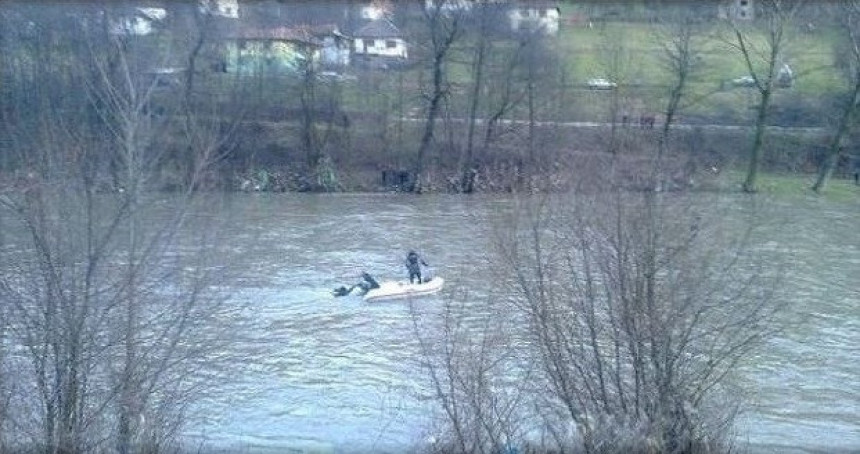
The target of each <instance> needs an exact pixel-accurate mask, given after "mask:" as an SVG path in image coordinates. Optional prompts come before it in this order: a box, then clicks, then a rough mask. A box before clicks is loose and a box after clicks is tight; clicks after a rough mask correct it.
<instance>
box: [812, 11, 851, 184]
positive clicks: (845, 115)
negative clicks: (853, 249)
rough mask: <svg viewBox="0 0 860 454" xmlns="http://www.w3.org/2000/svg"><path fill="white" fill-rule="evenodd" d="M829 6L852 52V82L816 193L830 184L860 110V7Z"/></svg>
mask: <svg viewBox="0 0 860 454" xmlns="http://www.w3.org/2000/svg"><path fill="white" fill-rule="evenodd" d="M829 7H831V8H834V9H836V11H837V12H838V13H837V14H836V16H837V17H838V21H839V31H840V35H841V36H842V38H843V39H842V44H844V45H845V47H847V48H848V49H850V52H848V53H850V55H851V58H850V59H849V60H848V62H847V63H845V66H846V67H847V68H846V73H847V79H848V82H849V84H848V85H849V89H848V94H847V95H846V96H845V98H844V104H843V105H842V109H841V112H840V115H839V119H838V121H837V124H836V126H835V130H834V131H833V137H832V138H831V142H830V145H829V146H828V150H827V155H826V156H825V157H824V160H823V161H822V163H821V165H820V167H819V169H818V177H817V178H816V180H815V183H814V184H813V185H812V190H813V191H815V192H823V191H824V188H825V187H826V185H827V181H828V180H829V179H830V176H831V175H832V174H833V170H834V169H835V168H836V163H837V161H838V159H839V155H840V153H841V152H842V149H843V141H844V139H845V137H846V135H847V134H848V133H849V131H850V130H851V125H852V119H853V118H854V114H855V112H856V111H857V104H858V101H860V37H858V35H857V26H858V20H860V4H858V2H856V1H841V2H838V3H836V4H834V5H829Z"/></svg>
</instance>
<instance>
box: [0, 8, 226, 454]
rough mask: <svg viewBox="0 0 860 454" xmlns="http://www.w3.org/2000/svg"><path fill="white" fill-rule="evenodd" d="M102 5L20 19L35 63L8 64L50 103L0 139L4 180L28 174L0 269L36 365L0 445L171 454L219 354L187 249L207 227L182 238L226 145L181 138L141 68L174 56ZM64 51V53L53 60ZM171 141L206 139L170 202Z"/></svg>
mask: <svg viewBox="0 0 860 454" xmlns="http://www.w3.org/2000/svg"><path fill="white" fill-rule="evenodd" d="M98 6H99V5H97V6H94V7H92V8H90V7H86V6H81V7H80V8H79V9H73V10H65V9H64V8H61V10H60V11H57V13H58V14H56V15H52V13H53V12H55V11H53V10H50V9H46V10H39V11H37V12H36V13H35V14H34V15H32V16H31V15H27V14H29V13H30V11H26V10H23V12H22V14H25V17H26V19H27V21H26V22H28V23H31V24H33V27H34V28H37V29H39V30H40V33H33V34H29V31H24V33H21V34H17V35H16V39H18V41H17V42H16V43H15V44H16V45H20V46H21V48H20V49H19V51H20V52H23V53H24V54H25V55H28V56H30V57H41V58H35V59H30V58H25V59H21V60H17V61H12V60H7V62H13V63H15V67H16V68H17V69H18V70H20V73H19V74H18V76H19V77H16V78H13V79H12V80H13V81H14V83H16V84H18V85H17V86H16V91H18V90H20V93H26V92H27V90H28V89H34V90H37V91H38V92H39V94H40V95H42V97H41V100H42V102H41V103H40V104H36V105H33V106H31V108H30V109H29V111H28V112H27V116H25V117H17V118H14V119H13V118H11V117H8V116H6V117H5V118H6V119H10V120H14V124H16V125H18V126H19V127H13V128H8V129H7V130H6V131H4V132H6V133H7V134H8V135H7V137H8V138H9V141H8V147H7V148H5V149H4V151H5V152H8V153H10V154H12V155H13V156H14V159H13V160H10V161H12V162H14V167H13V168H6V169H4V170H7V171H9V172H10V173H11V174H16V175H20V177H19V178H15V179H13V180H11V181H4V182H3V187H2V192H0V212H2V217H3V219H4V220H5V221H6V222H7V225H8V226H9V230H10V233H11V234H12V235H10V238H13V239H14V240H13V243H12V244H13V245H14V248H13V249H11V251H4V254H3V256H2V261H0V276H2V277H0V298H2V299H3V300H4V301H5V302H8V306H7V307H8V310H9V315H10V319H11V320H12V322H11V326H12V328H13V329H12V330H11V331H10V332H9V338H8V339H9V342H11V343H13V344H14V345H18V346H20V347H21V348H23V349H25V351H26V355H25V356H24V359H19V360H18V363H17V368H16V370H17V373H16V375H15V376H14V377H11V378H13V379H14V380H15V390H16V392H15V394H14V400H15V403H14V405H13V406H10V407H9V408H10V420H11V421H12V423H11V425H9V426H6V427H4V428H3V429H7V430H11V431H12V432H8V431H4V434H3V435H7V434H9V433H14V434H16V435H15V437H14V440H13V443H14V446H15V447H16V449H23V448H27V447H28V446H27V445H31V446H34V447H38V448H39V449H40V450H41V451H42V452H46V453H83V452H97V451H104V450H116V451H117V452H123V453H130V452H143V451H146V452H163V451H165V450H168V449H170V448H171V445H172V443H175V442H176V438H175V437H176V429H177V427H180V426H179V425H180V424H181V422H182V417H183V413H184V411H185V409H186V405H187V404H188V402H189V399H190V398H191V396H192V395H191V392H192V391H193V390H194V389H195V387H196V386H198V383H197V381H196V380H193V379H192V375H193V374H194V372H195V371H196V370H197V369H198V367H199V364H198V363H197V362H196V361H197V360H198V359H200V358H202V357H204V354H205V352H207V351H208V350H207V348H210V347H212V346H215V345H217V344H218V341H217V338H216V337H214V336H213V334H215V333H213V332H210V330H211V329H213V326H216V325H214V324H213V323H212V322H213V317H214V316H215V314H217V313H218V311H219V310H220V309H221V307H222V306H221V305H220V304H219V298H218V297H217V295H215V294H213V293H212V292H211V290H210V288H209V283H210V282H211V281H209V280H208V279H207V277H208V273H207V272H206V271H205V270H206V269H207V265H208V264H207V261H208V258H207V256H206V255H205V254H203V253H200V254H194V253H181V252H180V250H182V249H185V248H187V249H185V250H186V251H187V250H199V251H206V250H207V247H211V243H210V241H212V239H213V238H212V236H210V235H209V234H208V233H209V232H195V234H194V235H192V236H186V235H185V234H184V233H183V227H184V226H185V224H186V222H187V215H188V213H189V210H190V209H191V207H192V206H193V205H192V202H193V200H194V199H195V197H196V196H197V194H198V193H197V191H196V189H197V188H198V187H199V184H200V183H201V181H202V178H201V177H202V175H205V174H206V173H207V172H209V171H211V170H212V165H213V164H214V162H216V161H217V158H218V156H219V154H220V153H221V152H222V151H223V149H222V148H220V145H219V144H221V143H223V141H222V138H221V137H220V136H218V135H217V134H216V135H215V136H209V138H208V139H207V140H205V141H204V140H202V139H201V138H202V136H203V132H204V130H203V129H201V128H198V127H196V126H195V127H193V128H186V130H187V131H192V130H193V131H194V132H195V134H188V135H185V136H183V135H182V133H181V131H182V130H181V128H177V129H171V122H170V121H169V119H168V118H166V117H165V116H163V115H159V114H158V113H157V111H158V109H157V108H156V107H157V105H156V103H155V102H154V99H155V93H156V92H157V90H158V89H159V88H158V87H159V81H158V80H157V79H153V78H152V76H151V72H150V71H147V69H148V66H147V65H149V64H160V63H163V62H164V61H165V60H164V59H151V58H149V57H151V56H152V55H151V54H149V53H148V52H147V51H144V50H143V49H140V48H137V47H136V46H138V45H145V41H135V40H134V38H133V37H131V36H128V35H125V34H123V33H121V32H118V30H117V28H116V24H117V23H122V22H121V21H122V18H123V14H124V10H123V9H122V8H119V9H114V8H101V7H98ZM102 6H103V5H102ZM64 20H65V21H66V22H65V23H63V22H61V21H64ZM57 42H63V43H64V44H65V45H64V46H62V47H60V49H59V50H56V51H53V50H52V49H57V46H56V43H57ZM149 49H151V48H149ZM18 55H22V54H21V53H19V54H18ZM164 58H167V56H165V57H164ZM34 62H37V63H38V64H44V65H46V66H47V67H52V68H51V69H52V70H50V71H44V72H41V71H37V70H36V69H38V68H33V67H32V66H31V65H33V64H34ZM60 69H62V71H60ZM25 75H29V77H27V76H25ZM62 93H72V94H77V96H61V95H60V94H62ZM178 99H179V100H181V99H184V97H182V96H179V97H178ZM172 110H173V111H175V112H180V111H183V110H184V109H183V108H181V107H175V108H174V109H172ZM7 113H8V111H6V110H5V109H4V116H5V115H7ZM207 113H208V112H207ZM197 124H198V125H199V124H202V123H197ZM206 131H208V132H209V133H213V134H215V131H217V129H214V128H208V129H206ZM165 133H176V134H177V136H180V137H185V138H187V139H189V140H191V138H192V137H195V138H197V139H201V140H199V141H198V142H195V143H194V144H191V145H189V146H188V148H189V149H192V150H196V151H198V152H199V153H198V154H197V156H196V158H195V160H194V163H193V165H192V166H191V168H192V169H194V170H193V171H192V174H193V175H191V178H189V179H188V180H187V181H186V183H187V184H186V185H184V186H180V187H178V188H175V189H176V192H174V193H171V195H170V196H168V197H165V196H164V195H160V194H159V193H158V192H156V190H158V189H160V188H161V187H163V181H162V170H163V168H164V164H165V163H166V162H167V160H168V156H169V154H168V153H167V151H169V150H171V145H170V142H169V141H167V140H166V138H165V137H166V136H167V135H169V134H165Z"/></svg>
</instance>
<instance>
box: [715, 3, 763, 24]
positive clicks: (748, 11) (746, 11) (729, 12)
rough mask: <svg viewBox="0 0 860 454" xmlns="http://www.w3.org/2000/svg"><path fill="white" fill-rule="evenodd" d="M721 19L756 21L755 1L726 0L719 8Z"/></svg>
mask: <svg viewBox="0 0 860 454" xmlns="http://www.w3.org/2000/svg"><path fill="white" fill-rule="evenodd" d="M717 14H718V16H719V18H720V19H730V20H740V21H751V20H753V19H755V7H754V4H753V0H726V1H723V3H721V4H720V5H719V6H718V12H717Z"/></svg>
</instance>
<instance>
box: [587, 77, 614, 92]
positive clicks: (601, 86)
mask: <svg viewBox="0 0 860 454" xmlns="http://www.w3.org/2000/svg"><path fill="white" fill-rule="evenodd" d="M586 85H588V88H590V89H592V90H612V89H613V88H616V87H618V84H616V83H615V82H612V81H611V80H608V79H603V78H600V77H598V78H595V79H588V82H587V83H586Z"/></svg>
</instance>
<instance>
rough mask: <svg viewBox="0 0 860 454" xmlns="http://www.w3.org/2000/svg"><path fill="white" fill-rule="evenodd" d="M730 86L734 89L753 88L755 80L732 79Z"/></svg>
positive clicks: (746, 78) (747, 77)
mask: <svg viewBox="0 0 860 454" xmlns="http://www.w3.org/2000/svg"><path fill="white" fill-rule="evenodd" d="M732 85H734V86H735V87H755V79H754V78H753V76H743V77H738V78H737V79H732Z"/></svg>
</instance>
